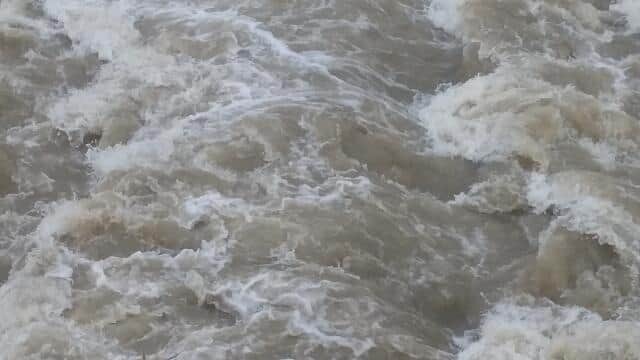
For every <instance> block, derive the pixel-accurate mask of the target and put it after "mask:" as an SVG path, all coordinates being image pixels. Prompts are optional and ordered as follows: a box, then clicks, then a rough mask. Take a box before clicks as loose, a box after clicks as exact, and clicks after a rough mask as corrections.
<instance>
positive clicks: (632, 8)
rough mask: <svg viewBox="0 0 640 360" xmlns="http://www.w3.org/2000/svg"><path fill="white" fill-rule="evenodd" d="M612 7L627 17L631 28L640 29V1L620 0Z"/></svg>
mask: <svg viewBox="0 0 640 360" xmlns="http://www.w3.org/2000/svg"><path fill="white" fill-rule="evenodd" d="M611 9H613V10H615V11H618V12H620V13H621V14H622V15H623V16H624V17H625V18H626V19H627V25H628V27H629V30H630V31H632V32H637V31H640V2H638V1H637V0H618V1H616V2H615V3H614V4H612V5H611Z"/></svg>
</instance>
